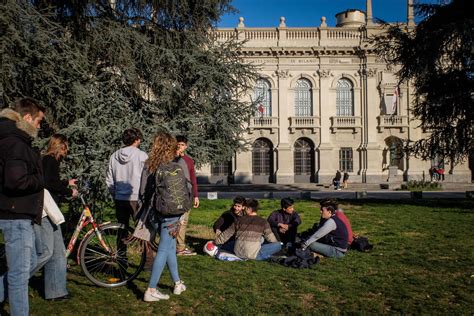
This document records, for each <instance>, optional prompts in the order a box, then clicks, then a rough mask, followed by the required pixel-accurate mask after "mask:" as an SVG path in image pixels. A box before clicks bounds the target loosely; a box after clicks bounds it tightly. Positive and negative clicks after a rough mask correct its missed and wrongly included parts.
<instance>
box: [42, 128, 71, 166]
mask: <svg viewBox="0 0 474 316" xmlns="http://www.w3.org/2000/svg"><path fill="white" fill-rule="evenodd" d="M68 150H69V143H68V140H67V137H66V136H64V135H63V134H54V135H53V136H51V138H50V139H49V143H48V148H47V149H46V153H45V155H46V156H47V155H51V156H53V157H54V159H56V160H58V161H60V160H62V159H64V157H66V156H67V152H68Z"/></svg>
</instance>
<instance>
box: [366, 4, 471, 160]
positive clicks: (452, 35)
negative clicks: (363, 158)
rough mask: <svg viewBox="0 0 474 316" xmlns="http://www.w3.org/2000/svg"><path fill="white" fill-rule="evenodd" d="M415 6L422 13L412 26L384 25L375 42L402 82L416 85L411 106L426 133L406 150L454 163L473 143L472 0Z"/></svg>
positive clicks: (425, 157) (379, 51)
mask: <svg viewBox="0 0 474 316" xmlns="http://www.w3.org/2000/svg"><path fill="white" fill-rule="evenodd" d="M415 12H416V14H417V15H419V16H421V17H422V21H421V22H420V23H419V24H418V25H417V26H416V28H414V29H407V28H404V27H402V26H401V25H387V32H386V33H385V34H383V35H381V36H378V37H376V38H375V45H376V46H375V47H376V49H377V52H378V53H379V54H380V55H381V56H383V57H384V58H385V60H386V61H387V62H388V63H389V64H392V65H397V66H400V68H399V70H398V71H397V73H396V74H397V76H398V78H399V80H400V82H410V83H411V84H412V85H413V87H414V88H415V91H414V100H413V102H412V103H411V106H412V112H413V114H414V117H415V118H416V119H418V120H420V122H421V125H420V127H421V128H422V129H423V130H425V131H427V132H428V133H429V136H428V137H427V138H425V139H420V140H418V141H416V142H414V143H409V144H408V148H409V150H410V151H411V152H412V153H413V154H415V156H419V157H421V158H423V159H430V158H432V157H433V156H434V155H441V156H444V157H446V158H448V159H449V160H450V161H451V162H452V163H457V162H459V161H461V160H463V159H465V158H466V156H467V155H468V154H469V151H470V150H471V149H472V148H473V147H474V144H473V139H474V106H473V98H474V89H473V88H474V46H473V30H474V19H473V18H474V15H473V12H474V2H473V1H471V0H452V1H450V2H449V3H447V4H432V5H427V4H418V5H415Z"/></svg>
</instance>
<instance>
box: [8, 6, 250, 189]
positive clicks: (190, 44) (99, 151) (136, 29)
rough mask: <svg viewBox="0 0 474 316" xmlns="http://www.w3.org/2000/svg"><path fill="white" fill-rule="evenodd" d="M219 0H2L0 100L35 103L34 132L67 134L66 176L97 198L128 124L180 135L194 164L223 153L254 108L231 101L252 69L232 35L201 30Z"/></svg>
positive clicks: (217, 11)
mask: <svg viewBox="0 0 474 316" xmlns="http://www.w3.org/2000/svg"><path fill="white" fill-rule="evenodd" d="M229 2H230V1H229V0H202V1H193V0H178V1H172V0H155V1H133V0H122V1H120V0H117V1H108V0H102V1H100V0H97V1H75V0H63V1H61V0H59V1H53V0H50V1H48V0H38V1H14V0H6V1H4V2H2V3H1V4H0V6H1V7H0V12H2V14H1V17H0V32H1V33H0V36H1V39H2V47H1V49H2V52H1V54H2V60H1V69H2V79H1V80H2V85H1V91H0V92H1V93H2V99H3V103H4V106H6V105H7V104H9V103H10V102H12V100H13V99H14V98H16V97H19V96H31V97H34V98H36V99H38V100H40V101H41V102H42V103H44V104H45V105H46V106H47V108H48V112H47V124H48V126H47V128H45V129H44V130H45V132H44V133H43V136H44V137H45V138H47V137H49V136H50V134H51V133H52V132H61V133H64V134H66V135H67V136H68V137H69V138H70V140H71V158H72V160H70V161H69V162H68V165H69V166H70V167H71V169H70V170H69V175H74V176H79V175H84V176H85V177H87V178H89V179H92V180H93V182H95V187H96V188H99V189H98V190H97V193H99V197H100V198H103V197H104V194H105V193H106V192H105V186H104V175H105V168H106V164H107V161H108V157H109V156H110V154H111V153H112V152H113V151H114V150H116V149H117V148H118V147H120V145H121V144H120V136H121V133H122V131H123V130H124V129H126V128H129V127H131V126H134V127H138V128H140V129H142V131H143V132H144V135H145V138H146V139H147V140H149V139H150V138H151V137H152V134H153V133H154V132H155V131H156V130H157V129H166V130H168V131H170V132H172V133H174V134H184V135H187V136H188V138H189V140H190V144H191V146H190V151H191V155H192V156H193V158H195V160H196V161H197V162H198V163H206V162H222V161H226V160H228V159H229V158H230V157H231V156H232V154H233V153H234V152H235V151H237V150H240V148H241V146H242V140H243V139H242V132H243V128H244V125H245V123H246V122H247V121H248V118H249V117H250V115H251V114H252V112H253V108H254V107H253V104H251V103H246V102H242V101H241V100H242V96H243V95H244V94H245V93H247V92H248V91H249V89H250V83H251V82H252V80H253V79H254V78H255V76H256V72H255V70H254V68H253V67H252V66H251V65H249V64H246V63H244V62H243V61H242V60H241V58H240V57H239V55H238V51H239V49H240V45H241V44H240V43H238V42H236V41H227V42H217V41H215V40H214V38H213V36H210V35H211V32H212V30H213V28H214V27H215V24H216V22H217V21H218V19H219V17H220V16H221V15H222V14H223V13H224V12H227V11H229V10H232V7H231V6H230V5H229ZM145 144H146V142H145ZM145 147H146V146H145ZM145 149H146V148H145Z"/></svg>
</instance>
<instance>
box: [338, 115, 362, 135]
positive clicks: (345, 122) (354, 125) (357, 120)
mask: <svg viewBox="0 0 474 316" xmlns="http://www.w3.org/2000/svg"><path fill="white" fill-rule="evenodd" d="M361 128H362V119H361V117H360V116H332V117H331V129H332V132H333V133H335V132H336V131H337V130H338V129H352V130H353V131H354V133H357V130H358V129H361Z"/></svg>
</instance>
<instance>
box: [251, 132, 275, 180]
mask: <svg viewBox="0 0 474 316" xmlns="http://www.w3.org/2000/svg"><path fill="white" fill-rule="evenodd" d="M271 166H272V144H271V143H270V142H269V141H268V140H266V139H262V138H260V139H257V140H256V141H255V142H254V143H253V148H252V173H253V174H254V175H257V176H258V175H265V176H266V175H270V173H271Z"/></svg>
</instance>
